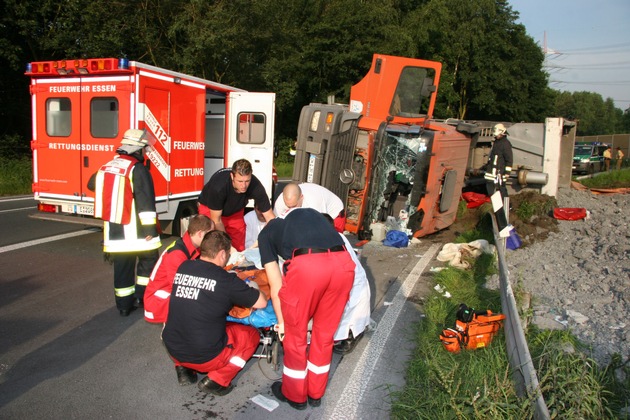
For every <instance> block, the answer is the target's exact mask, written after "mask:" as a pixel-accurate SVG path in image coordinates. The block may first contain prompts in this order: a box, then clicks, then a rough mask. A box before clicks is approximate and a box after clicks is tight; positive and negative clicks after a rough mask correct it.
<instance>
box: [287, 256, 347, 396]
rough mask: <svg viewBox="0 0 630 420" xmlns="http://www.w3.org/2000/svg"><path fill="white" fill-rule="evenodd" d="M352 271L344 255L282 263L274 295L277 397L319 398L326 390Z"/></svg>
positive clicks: (307, 258)
mask: <svg viewBox="0 0 630 420" xmlns="http://www.w3.org/2000/svg"><path fill="white" fill-rule="evenodd" d="M354 268H355V264H354V262H353V261H352V259H351V258H350V255H349V254H348V253H347V252H346V251H340V252H328V253H320V254H304V255H300V256H297V257H294V258H292V259H291V260H289V261H287V262H286V263H285V276H284V280H283V282H282V288H281V289H280V292H279V297H280V304H281V307H282V314H283V317H284V333H285V336H284V341H283V346H284V369H283V371H282V393H283V394H284V396H285V397H287V398H288V399H290V400H291V401H294V402H297V403H302V402H305V401H306V399H307V396H309V397H311V398H315V399H317V398H321V397H322V396H323V395H324V392H325V391H326V383H327V382H328V373H329V371H330V362H331V360H332V347H333V336H334V334H335V331H336V330H337V327H338V326H339V321H340V320H341V315H342V314H343V310H344V308H345V306H346V303H347V302H348V298H349V295H350V289H351V288H352V283H353V280H354ZM311 318H312V319H313V326H312V330H311V344H310V347H309V348H308V349H307V342H306V336H307V332H308V323H309V320H310V319H311Z"/></svg>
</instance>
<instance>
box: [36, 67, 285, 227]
mask: <svg viewBox="0 0 630 420" xmlns="http://www.w3.org/2000/svg"><path fill="white" fill-rule="evenodd" d="M26 75H27V76H29V77H30V78H31V84H30V94H31V103H32V126H33V131H32V136H33V138H32V141H31V148H32V151H33V193H34V197H35V199H36V200H37V201H38V208H39V210H40V212H39V216H40V217H42V218H53V219H58V220H66V221H76V222H79V223H86V224H93V223H89V220H90V219H92V220H93V214H94V193H93V192H91V191H89V190H88V188H87V183H88V180H89V179H90V177H91V176H92V175H93V174H94V173H95V172H96V171H97V170H98V169H99V168H100V167H101V165H103V164H104V163H106V162H108V161H109V160H111V159H112V157H113V156H114V154H115V152H116V148H117V147H118V145H119V144H120V141H121V139H122V135H123V133H124V132H125V130H127V129H129V128H140V129H143V128H146V129H147V130H148V132H149V133H150V134H151V135H152V136H153V137H154V138H155V140H156V141H155V144H154V145H153V146H152V147H151V148H149V150H148V152H147V157H148V159H147V162H148V163H147V165H148V166H149V168H150V171H151V174H152V176H153V180H154V184H155V190H156V201H157V209H158V217H159V219H160V221H161V223H162V227H163V228H164V231H166V232H170V233H173V234H179V233H181V231H182V226H181V225H180V222H181V220H182V219H185V218H187V217H188V216H190V215H191V214H194V213H196V212H197V197H198V195H199V193H200V191H201V189H202V188H203V186H204V183H205V182H207V180H208V179H209V178H210V176H212V174H213V173H214V172H215V171H216V170H218V169H220V168H223V167H226V166H230V165H231V164H232V163H233V162H234V161H235V160H237V159H241V158H245V159H248V160H249V161H250V162H251V163H252V166H253V168H254V174H256V176H257V177H258V178H259V179H260V180H261V182H262V183H263V185H265V188H266V189H267V193H268V194H269V195H270V196H271V194H272V167H273V129H274V118H275V114H274V113H275V94H274V93H256V92H246V91H244V90H242V89H238V88H235V87H231V86H227V85H223V84H220V83H216V82H212V81H209V80H204V79H200V78H197V77H193V76H189V75H185V74H182V73H178V72H174V71H170V70H166V69H162V68H158V67H154V66H150V65H147V64H142V63H139V62H134V61H128V60H127V59H116V58H95V59H78V60H59V61H42V62H33V63H29V64H28V65H27V70H26ZM69 216H71V217H69ZM173 221H175V223H172V222H173Z"/></svg>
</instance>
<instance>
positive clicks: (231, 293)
mask: <svg viewBox="0 0 630 420" xmlns="http://www.w3.org/2000/svg"><path fill="white" fill-rule="evenodd" d="M230 242H231V239H230V237H229V236H228V235H227V234H226V233H225V232H221V231H218V230H213V231H211V232H208V233H207V234H206V235H205V236H204V238H203V241H202V242H201V247H200V251H201V257H200V258H199V259H198V260H190V261H184V262H183V263H182V265H180V266H179V268H178V269H177V273H176V274H175V278H174V280H173V294H172V296H171V302H170V306H169V311H168V318H167V320H166V325H165V327H164V331H162V339H163V340H164V345H165V346H166V349H167V351H168V353H169V354H170V356H171V358H172V359H173V361H174V362H175V366H176V368H177V369H178V377H179V370H180V369H181V370H184V371H185V372H186V373H187V375H188V376H189V377H190V379H191V382H196V380H197V372H204V373H205V372H207V376H205V377H204V378H203V379H202V380H201V381H200V382H199V383H198V384H197V386H198V387H199V389H200V390H202V391H203V392H207V393H211V394H214V395H219V396H222V395H226V394H228V393H229V392H230V391H232V388H233V386H232V379H234V377H235V376H236V375H237V374H238V372H240V370H241V369H243V367H244V366H245V363H246V362H247V360H249V358H251V357H252V355H253V354H254V352H255V351H256V348H257V347H258V344H259V342H260V333H259V332H258V330H256V328H254V327H252V326H250V325H243V324H237V323H233V322H226V319H225V317H226V315H227V313H228V312H229V311H230V309H231V308H232V307H233V306H234V305H238V306H242V307H246V308H251V307H253V308H258V309H260V308H264V307H266V306H267V298H266V296H265V295H264V294H263V293H262V292H260V291H259V290H258V289H256V288H254V287H252V286H248V284H247V283H245V282H244V281H242V280H241V279H239V278H238V277H237V276H236V274H234V273H230V272H228V271H227V270H225V264H226V263H227V261H228V260H229V258H230Z"/></svg>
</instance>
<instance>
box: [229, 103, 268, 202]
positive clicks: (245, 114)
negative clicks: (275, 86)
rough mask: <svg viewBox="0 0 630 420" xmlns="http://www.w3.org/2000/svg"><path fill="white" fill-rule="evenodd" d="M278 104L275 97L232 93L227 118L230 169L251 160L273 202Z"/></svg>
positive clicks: (255, 173) (256, 173)
mask: <svg viewBox="0 0 630 420" xmlns="http://www.w3.org/2000/svg"><path fill="white" fill-rule="evenodd" d="M275 100H276V94H275V93H259V92H230V94H229V96H228V100H227V117H226V118H227V119H228V122H227V133H226V136H227V139H226V144H227V146H228V147H227V153H226V164H227V166H232V164H233V163H234V161H236V160H238V159H247V160H249V161H250V162H251V164H252V167H253V170H254V175H256V178H258V179H259V180H260V182H262V184H263V185H264V186H265V190H266V191H267V195H268V196H269V198H271V199H273V197H272V170H273V130H274V121H275Z"/></svg>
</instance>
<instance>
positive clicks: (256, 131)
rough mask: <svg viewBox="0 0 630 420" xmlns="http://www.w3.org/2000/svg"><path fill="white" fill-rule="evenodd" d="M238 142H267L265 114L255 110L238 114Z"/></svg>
mask: <svg viewBox="0 0 630 420" xmlns="http://www.w3.org/2000/svg"><path fill="white" fill-rule="evenodd" d="M237 139H238V142H239V143H247V144H263V143H264V142H265V115H264V114H260V113H253V112H241V113H240V114H238V138H237Z"/></svg>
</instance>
